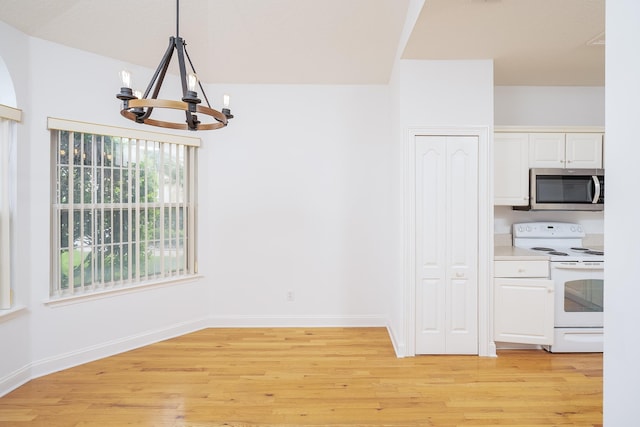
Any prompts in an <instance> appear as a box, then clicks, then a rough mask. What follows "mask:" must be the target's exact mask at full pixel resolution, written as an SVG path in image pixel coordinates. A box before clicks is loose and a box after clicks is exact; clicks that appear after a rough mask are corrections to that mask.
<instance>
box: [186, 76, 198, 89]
mask: <svg viewBox="0 0 640 427" xmlns="http://www.w3.org/2000/svg"><path fill="white" fill-rule="evenodd" d="M197 89H198V76H197V75H196V74H194V73H189V74H187V90H189V91H191V92H197V91H198V90H197Z"/></svg>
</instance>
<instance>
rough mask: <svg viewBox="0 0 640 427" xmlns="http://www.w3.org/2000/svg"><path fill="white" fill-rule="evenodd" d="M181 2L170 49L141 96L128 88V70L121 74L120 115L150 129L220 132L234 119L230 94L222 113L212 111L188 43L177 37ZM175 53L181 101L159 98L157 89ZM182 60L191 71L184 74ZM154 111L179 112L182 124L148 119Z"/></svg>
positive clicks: (177, 2) (184, 66)
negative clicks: (230, 106) (152, 127)
mask: <svg viewBox="0 0 640 427" xmlns="http://www.w3.org/2000/svg"><path fill="white" fill-rule="evenodd" d="M179 25H180V0H176V35H175V37H173V36H171V37H170V38H169V47H168V48H167V51H166V52H165V54H164V56H163V57H162V60H161V61H160V64H159V65H158V68H157V69H156V72H155V73H154V74H153V77H152V78H151V81H150V82H149V85H148V86H147V89H146V90H145V92H144V94H142V93H141V92H139V91H135V92H134V91H133V90H132V89H131V74H130V73H129V72H128V71H125V70H123V71H121V72H120V79H121V80H122V87H121V88H120V93H119V94H117V95H116V97H117V98H118V99H120V100H122V109H121V110H120V114H122V116H124V117H125V118H127V119H129V120H132V121H134V122H136V123H144V124H147V125H151V126H158V127H162V128H171V129H184V130H186V129H188V130H211V129H220V128H222V127H225V126H226V125H227V122H228V120H229V119H232V118H233V115H232V114H231V110H230V109H229V95H224V99H223V106H224V108H222V111H218V110H214V109H213V108H211V104H210V103H209V99H208V98H207V94H206V93H205V92H204V88H203V87H202V83H201V82H200V81H199V79H198V76H197V74H196V70H195V68H194V67H193V63H192V62H191V58H190V57H189V53H188V52H187V47H186V46H187V44H186V42H185V41H184V39H182V38H181V37H180V35H179V34H180V26H179ZM174 51H175V52H176V54H177V56H178V67H179V69H180V82H181V83H182V99H181V100H165V99H158V94H159V93H160V87H161V86H162V83H163V82H164V77H165V75H166V73H167V69H168V68H169V63H170V62H171V58H172V56H173V53H174ZM185 58H186V60H187V61H188V62H189V67H190V69H191V71H189V72H187V66H186V63H185ZM198 87H199V88H200V91H201V93H202V96H203V97H204V99H205V101H206V104H207V106H204V105H201V103H202V100H201V99H199V98H198V92H197V89H198ZM154 108H162V109H170V110H181V111H184V114H185V122H173V121H165V120H159V119H153V118H151V114H152V113H153V109H154ZM196 113H198V114H200V116H201V117H202V116H207V119H208V122H207V123H202V122H200V119H199V118H198V114H196Z"/></svg>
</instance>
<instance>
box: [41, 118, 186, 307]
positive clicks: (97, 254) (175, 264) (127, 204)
mask: <svg viewBox="0 0 640 427" xmlns="http://www.w3.org/2000/svg"><path fill="white" fill-rule="evenodd" d="M49 129H51V140H52V147H53V150H52V166H53V167H52V175H53V179H52V183H53V185H52V201H53V215H52V216H53V218H52V221H53V224H52V228H53V236H54V238H53V249H52V257H53V260H52V276H53V277H52V288H51V296H52V297H54V298H56V297H65V296H71V295H79V294H86V293H90V292H91V293H93V292H99V291H108V290H111V289H121V288H124V287H130V286H134V285H140V284H148V283H155V282H158V281H166V280H176V279H182V278H185V277H189V276H192V275H194V274H195V273H196V259H195V217H196V215H195V209H194V206H195V194H196V192H195V163H196V149H197V146H198V144H199V139H197V138H187V137H180V136H177V135H176V136H174V135H163V134H155V133H151V132H137V131H134V130H127V129H121V128H110V127H106V126H99V125H90V124H86V123H78V122H70V121H64V120H59V119H49Z"/></svg>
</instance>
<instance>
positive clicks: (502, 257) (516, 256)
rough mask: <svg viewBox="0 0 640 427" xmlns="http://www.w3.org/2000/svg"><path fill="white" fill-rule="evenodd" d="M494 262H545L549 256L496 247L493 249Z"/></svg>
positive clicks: (523, 250)
mask: <svg viewBox="0 0 640 427" xmlns="http://www.w3.org/2000/svg"><path fill="white" fill-rule="evenodd" d="M493 259H494V261H547V260H548V259H549V256H548V255H546V254H544V253H540V252H539V251H532V250H529V249H523V248H516V247H514V246H496V247H495V248H493Z"/></svg>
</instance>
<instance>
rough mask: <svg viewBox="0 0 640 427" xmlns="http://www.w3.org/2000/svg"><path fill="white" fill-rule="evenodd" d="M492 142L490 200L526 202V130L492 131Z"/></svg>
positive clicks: (498, 202)
mask: <svg viewBox="0 0 640 427" xmlns="http://www.w3.org/2000/svg"><path fill="white" fill-rule="evenodd" d="M493 143H494V149H493V150H494V162H495V166H494V204H495V205H502V206H526V205H528V204H529V134H528V133H518V132H504V133H503V132H500V133H496V134H495V136H494V139H493Z"/></svg>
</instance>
